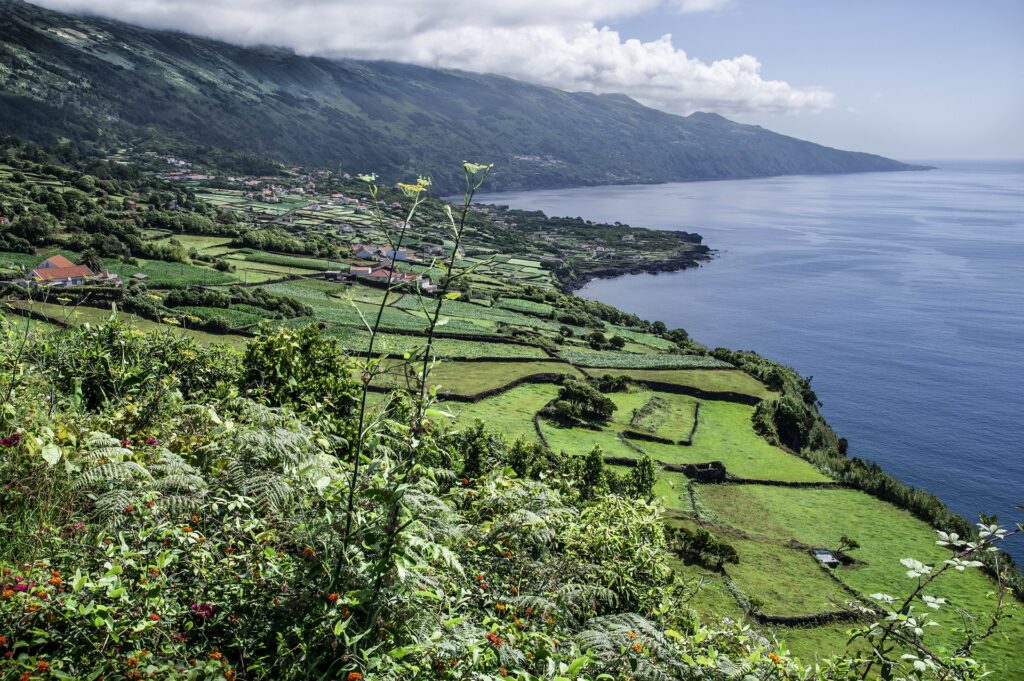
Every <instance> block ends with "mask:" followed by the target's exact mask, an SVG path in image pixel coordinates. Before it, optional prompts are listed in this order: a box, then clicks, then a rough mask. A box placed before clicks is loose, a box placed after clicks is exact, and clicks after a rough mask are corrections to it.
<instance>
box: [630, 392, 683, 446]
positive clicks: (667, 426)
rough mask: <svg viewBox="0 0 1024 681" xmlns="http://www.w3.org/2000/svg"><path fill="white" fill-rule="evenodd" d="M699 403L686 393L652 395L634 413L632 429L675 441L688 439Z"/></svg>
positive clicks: (631, 421) (631, 422)
mask: <svg viewBox="0 0 1024 681" xmlns="http://www.w3.org/2000/svg"><path fill="white" fill-rule="evenodd" d="M698 403H699V401H698V400H697V399H695V398H693V397H688V396H686V395H673V394H671V393H659V394H657V395H652V396H651V398H650V399H649V400H648V401H647V402H646V403H645V404H644V405H643V406H642V407H640V408H639V409H638V410H637V411H636V412H634V413H633V416H632V418H631V419H630V421H629V427H630V430H633V431H637V432H639V433H643V434H648V435H653V436H655V437H660V438H665V439H668V440H672V441H673V442H680V441H684V440H687V439H688V438H689V436H690V431H691V429H692V428H693V424H694V422H695V420H696V416H697V405H698Z"/></svg>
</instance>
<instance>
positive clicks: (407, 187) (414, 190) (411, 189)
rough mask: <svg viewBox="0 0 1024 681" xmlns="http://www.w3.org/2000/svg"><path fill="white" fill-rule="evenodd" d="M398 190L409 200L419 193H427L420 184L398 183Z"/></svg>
mask: <svg viewBox="0 0 1024 681" xmlns="http://www.w3.org/2000/svg"><path fill="white" fill-rule="evenodd" d="M398 188H399V189H401V190H402V192H403V193H404V194H405V195H406V196H408V197H409V198H412V197H414V196H416V195H417V194H419V193H420V192H425V191H427V188H426V187H424V186H423V185H421V184H407V183H405V182H399V183H398Z"/></svg>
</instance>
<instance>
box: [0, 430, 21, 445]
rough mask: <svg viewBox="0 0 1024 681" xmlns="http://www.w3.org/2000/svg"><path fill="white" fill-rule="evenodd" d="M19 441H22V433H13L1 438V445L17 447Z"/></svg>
mask: <svg viewBox="0 0 1024 681" xmlns="http://www.w3.org/2000/svg"><path fill="white" fill-rule="evenodd" d="M19 442H21V433H12V434H11V435H8V436H7V437H5V438H3V439H0V445H3V446H4V447H17V446H18V443H19Z"/></svg>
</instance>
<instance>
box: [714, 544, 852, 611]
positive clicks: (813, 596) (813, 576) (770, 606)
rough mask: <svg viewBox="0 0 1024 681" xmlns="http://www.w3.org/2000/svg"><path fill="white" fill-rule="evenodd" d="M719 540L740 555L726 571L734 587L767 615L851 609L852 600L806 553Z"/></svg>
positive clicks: (786, 548) (763, 545)
mask: <svg viewBox="0 0 1024 681" xmlns="http://www.w3.org/2000/svg"><path fill="white" fill-rule="evenodd" d="M718 536H719V539H722V540H724V541H725V542H727V543H728V544H731V545H732V547H733V548H735V549H736V552H737V553H738V554H739V558H740V562H739V563H738V564H736V565H729V566H727V568H726V569H727V571H728V573H729V576H730V577H731V578H732V580H733V583H734V584H735V585H736V587H737V588H738V589H739V590H740V591H741V592H743V593H744V594H746V595H747V597H748V598H749V599H751V600H754V599H756V603H757V604H758V605H759V609H760V611H761V612H763V613H764V614H766V615H772V616H781V617H799V616H802V615H813V614H816V613H822V612H835V611H841V610H847V609H849V608H850V607H851V606H849V605H847V602H848V601H850V600H851V596H850V595H849V594H848V593H846V592H845V591H843V589H842V588H841V587H840V586H839V585H838V584H837V583H836V581H835V580H834V579H832V578H831V577H829V576H828V574H826V573H825V571H824V570H823V569H822V568H820V567H819V566H818V561H817V560H816V559H815V558H814V556H812V555H811V554H810V553H808V552H807V551H805V550H800V549H794V548H790V547H789V546H785V545H783V544H777V543H774V542H771V541H756V540H750V539H740V538H736V537H730V536H728V535H724V536H723V535H721V534H719V535H718Z"/></svg>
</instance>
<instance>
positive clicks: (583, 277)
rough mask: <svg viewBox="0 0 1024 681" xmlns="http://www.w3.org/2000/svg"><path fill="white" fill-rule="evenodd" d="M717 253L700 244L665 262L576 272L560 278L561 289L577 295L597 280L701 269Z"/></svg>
mask: <svg viewBox="0 0 1024 681" xmlns="http://www.w3.org/2000/svg"><path fill="white" fill-rule="evenodd" d="M714 255H715V251H714V250H713V249H711V248H709V247H708V246H705V245H703V244H698V245H696V246H694V248H693V250H691V251H687V252H685V253H680V254H678V255H675V256H673V257H671V258H666V259H663V260H652V261H650V262H629V263H622V264H618V265H608V266H605V267H597V268H594V269H588V270H587V271H585V272H574V273H573V274H571V275H568V276H564V275H563V276H560V277H559V289H561V290H562V291H563V292H564V293H570V294H571V293H575V292H576V291H578V290H580V289H581V288H583V287H584V286H586V285H587V284H589V283H590V282H592V281H594V280H595V279H614V278H616V277H621V276H625V275H627V274H659V273H662V272H679V271H681V270H685V269H689V268H691V267H700V266H701V264H702V263H705V262H709V261H710V260H711V259H712V258H713V257H714Z"/></svg>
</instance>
